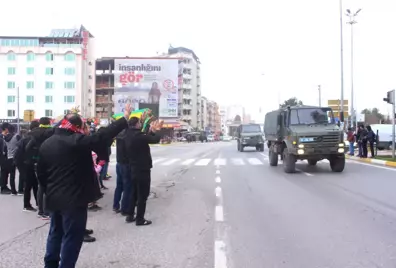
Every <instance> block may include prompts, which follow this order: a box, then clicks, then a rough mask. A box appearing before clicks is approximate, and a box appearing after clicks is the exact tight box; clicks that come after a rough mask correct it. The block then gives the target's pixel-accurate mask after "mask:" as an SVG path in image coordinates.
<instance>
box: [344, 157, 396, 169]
mask: <svg viewBox="0 0 396 268" xmlns="http://www.w3.org/2000/svg"><path fill="white" fill-rule="evenodd" d="M345 157H346V158H347V159H351V160H354V161H358V162H364V163H368V164H373V165H380V166H386V167H393V168H396V162H392V161H385V160H379V159H372V158H358V157H356V156H350V155H345Z"/></svg>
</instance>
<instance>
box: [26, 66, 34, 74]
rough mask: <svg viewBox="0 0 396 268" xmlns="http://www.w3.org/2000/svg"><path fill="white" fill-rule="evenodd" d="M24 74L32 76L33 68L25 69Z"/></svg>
mask: <svg viewBox="0 0 396 268" xmlns="http://www.w3.org/2000/svg"><path fill="white" fill-rule="evenodd" d="M26 73H27V74H29V75H32V74H34V68H33V67H27V68H26Z"/></svg>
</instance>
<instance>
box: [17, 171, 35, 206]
mask: <svg viewBox="0 0 396 268" xmlns="http://www.w3.org/2000/svg"><path fill="white" fill-rule="evenodd" d="M19 172H20V173H21V176H23V177H24V180H25V190H24V192H23V206H24V207H25V208H27V207H31V206H32V205H31V203H30V200H31V198H32V190H33V196H34V199H35V200H36V204H38V200H37V190H38V180H37V176H36V171H35V169H34V166H33V165H24V166H22V167H20V168H19Z"/></svg>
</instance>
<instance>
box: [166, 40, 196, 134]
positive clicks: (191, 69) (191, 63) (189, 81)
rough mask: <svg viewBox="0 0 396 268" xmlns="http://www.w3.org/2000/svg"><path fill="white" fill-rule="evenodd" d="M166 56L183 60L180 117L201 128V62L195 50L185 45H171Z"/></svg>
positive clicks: (194, 126)
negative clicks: (175, 46)
mask: <svg viewBox="0 0 396 268" xmlns="http://www.w3.org/2000/svg"><path fill="white" fill-rule="evenodd" d="M166 56H168V57H175V58H179V59H181V60H182V61H183V75H182V78H181V79H182V80H181V83H180V84H181V87H180V88H179V109H178V113H179V114H178V115H179V118H180V120H181V121H183V122H185V123H187V124H188V125H189V126H191V127H192V128H196V129H200V128H201V127H202V126H203V122H202V116H201V115H200V113H201V110H202V107H201V66H200V65H201V62H200V60H199V58H198V57H197V55H196V54H195V53H194V51H192V50H191V49H188V48H184V47H177V48H174V47H170V48H169V49H168V53H167V55H166Z"/></svg>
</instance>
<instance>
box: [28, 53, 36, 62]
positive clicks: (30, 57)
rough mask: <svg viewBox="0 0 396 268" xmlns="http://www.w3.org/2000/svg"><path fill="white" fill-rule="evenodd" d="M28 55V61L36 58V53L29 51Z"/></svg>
mask: <svg viewBox="0 0 396 268" xmlns="http://www.w3.org/2000/svg"><path fill="white" fill-rule="evenodd" d="M26 56H27V58H26V59H27V61H34V60H35V58H36V55H34V53H33V52H29V53H28V54H27V55H26Z"/></svg>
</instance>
